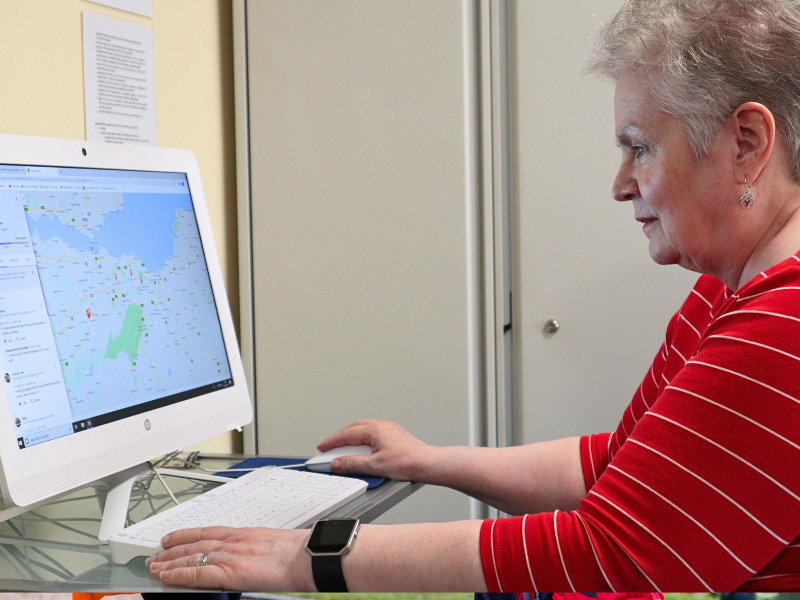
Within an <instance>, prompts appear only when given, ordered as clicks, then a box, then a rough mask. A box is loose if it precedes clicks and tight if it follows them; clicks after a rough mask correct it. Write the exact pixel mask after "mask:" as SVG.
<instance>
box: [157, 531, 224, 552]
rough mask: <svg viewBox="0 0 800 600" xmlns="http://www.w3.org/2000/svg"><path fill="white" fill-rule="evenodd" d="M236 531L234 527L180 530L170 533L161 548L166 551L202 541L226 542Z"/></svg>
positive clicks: (163, 540)
mask: <svg viewBox="0 0 800 600" xmlns="http://www.w3.org/2000/svg"><path fill="white" fill-rule="evenodd" d="M233 531H234V529H233V528H232V527H197V528H195V529H179V530H178V531H173V532H172V533H168V534H167V535H165V536H164V537H163V538H162V539H161V546H162V547H163V548H164V549H165V550H166V549H167V548H172V547H174V546H183V545H185V544H193V543H195V542H199V541H202V540H224V539H227V537H228V536H229V535H230V534H231V533H232V532H233Z"/></svg>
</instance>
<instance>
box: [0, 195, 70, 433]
mask: <svg viewBox="0 0 800 600" xmlns="http://www.w3.org/2000/svg"><path fill="white" fill-rule="evenodd" d="M0 377H2V384H3V385H4V386H5V390H6V396H7V398H8V402H9V407H10V409H11V418H12V419H13V420H14V431H15V432H16V434H17V444H18V446H19V448H25V447H27V446H33V445H35V444H39V443H42V442H45V441H47V440H51V439H54V438H57V437H61V436H64V435H68V434H70V433H72V411H71V409H70V405H69V399H68V397H67V389H66V386H65V385H64V377H63V374H62V370H61V366H60V363H59V358H58V352H57V350H56V344H55V339H54V337H53V330H52V327H51V325H50V318H49V316H48V313H47V306H46V304H45V300H44V295H43V294H42V287H41V284H40V281H39V275H38V273H37V267H36V257H35V255H34V251H33V247H32V245H31V239H30V232H29V229H28V223H27V220H26V218H25V199H24V197H23V195H22V194H21V193H19V192H13V191H0Z"/></svg>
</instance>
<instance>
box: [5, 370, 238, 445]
mask: <svg viewBox="0 0 800 600" xmlns="http://www.w3.org/2000/svg"><path fill="white" fill-rule="evenodd" d="M232 385H233V379H223V380H221V381H217V382H215V383H209V384H207V385H203V386H201V387H198V388H194V389H191V390H186V391H184V392H179V393H177V394H172V395H171V396H165V397H164V398H158V399H156V400H150V401H148V402H143V403H142V404H136V405H134V406H128V407H126V408H121V409H119V410H114V411H111V412H107V413H104V414H99V415H94V416H93V417H88V418H86V419H83V420H82V421H75V422H74V423H72V425H69V424H67V425H61V426H59V427H54V428H53V429H48V430H46V431H39V432H36V433H31V434H27V435H24V436H22V437H18V438H17V447H18V448H20V449H22V448H29V447H30V446H36V445H38V444H43V443H44V442H48V441H50V440H54V439H56V438H60V437H64V436H65V435H70V434H73V433H80V432H81V431H86V430H88V429H94V428H95V427H99V426H100V425H105V424H106V423H113V422H114V421H119V420H121V419H127V418H128V417H133V416H136V415H140V414H142V413H145V412H148V411H151V410H155V409H157V408H163V407H165V406H169V405H170V404H177V403H178V402H183V401H184V400H189V399H191V398H196V397H198V396H204V395H206V394H210V393H211V392H216V391H219V390H223V389H225V388H229V387H231V386H232Z"/></svg>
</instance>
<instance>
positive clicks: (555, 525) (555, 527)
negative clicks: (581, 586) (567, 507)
mask: <svg viewBox="0 0 800 600" xmlns="http://www.w3.org/2000/svg"><path fill="white" fill-rule="evenodd" d="M558 512H559V511H558V510H556V512H554V513H553V533H554V534H555V536H556V546H558V556H559V557H561V566H562V567H564V575H566V576H567V583H569V587H570V589H571V590H572V591H573V592H574V591H575V586H574V585H572V580H571V579H570V578H569V573H567V564H566V563H565V562H564V555H563V554H562V553H561V542H559V541H558Z"/></svg>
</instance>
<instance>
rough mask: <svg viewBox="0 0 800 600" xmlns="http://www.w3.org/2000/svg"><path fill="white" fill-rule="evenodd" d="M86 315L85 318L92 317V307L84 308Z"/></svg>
mask: <svg viewBox="0 0 800 600" xmlns="http://www.w3.org/2000/svg"><path fill="white" fill-rule="evenodd" d="M86 316H87V318H89V319H91V318H92V309H91V308H87V309H86Z"/></svg>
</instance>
